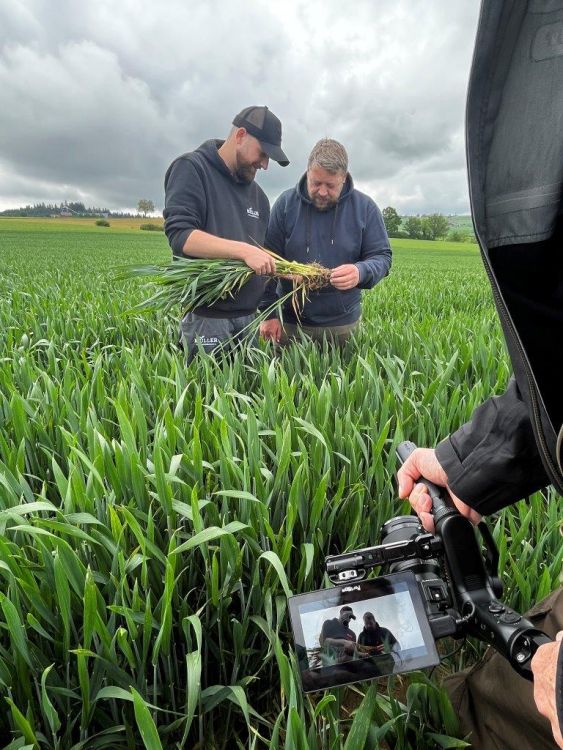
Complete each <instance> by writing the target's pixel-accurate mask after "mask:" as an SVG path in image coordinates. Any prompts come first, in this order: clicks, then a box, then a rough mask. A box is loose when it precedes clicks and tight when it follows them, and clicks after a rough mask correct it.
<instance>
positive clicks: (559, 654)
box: [532, 631, 563, 748]
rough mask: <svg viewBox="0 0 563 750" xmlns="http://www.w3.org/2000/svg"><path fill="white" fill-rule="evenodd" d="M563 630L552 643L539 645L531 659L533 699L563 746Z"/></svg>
mask: <svg viewBox="0 0 563 750" xmlns="http://www.w3.org/2000/svg"><path fill="white" fill-rule="evenodd" d="M562 638H563V631H561V632H560V633H558V634H557V640H556V641H555V642H554V643H546V644H545V645H544V646H540V647H539V648H538V650H537V651H536V653H535V655H534V658H533V659H532V672H533V673H534V700H535V702H536V706H537V707H538V711H539V712H540V714H542V715H543V716H545V717H546V718H547V719H549V721H550V722H551V730H552V732H553V737H554V738H555V741H556V742H557V744H558V745H559V747H561V748H563V736H562V735H561V728H562V727H563V649H562V648H561V639H562Z"/></svg>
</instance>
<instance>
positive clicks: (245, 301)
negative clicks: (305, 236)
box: [164, 140, 270, 318]
mask: <svg viewBox="0 0 563 750" xmlns="http://www.w3.org/2000/svg"><path fill="white" fill-rule="evenodd" d="M222 144H223V141H218V140H210V141H205V143H202V145H201V146H200V147H199V148H197V149H196V150H195V151H192V152H191V153H188V154H183V155H182V156H179V157H178V158H177V159H175V160H174V161H173V162H172V164H171V165H170V167H169V168H168V171H167V172H166V176H165V178H164V189H165V192H166V200H165V208H164V219H165V222H164V231H165V232H166V236H167V237H168V242H169V243H170V247H171V248H172V252H173V254H174V255H176V256H179V257H182V258H186V257H189V256H186V255H184V253H183V252H182V249H183V247H184V243H185V242H186V240H187V238H188V237H189V236H190V234H191V233H192V232H193V230H194V229H200V230H202V231H203V232H209V234H213V235H215V236H216V237H223V238H225V239H227V240H238V241H239V242H248V243H251V244H252V242H253V240H255V241H256V242H258V243H259V244H261V245H262V244H263V242H264V235H265V233H266V227H267V226H268V218H269V216H270V203H269V201H268V198H267V197H266V194H265V193H264V191H263V190H262V188H261V187H260V186H259V185H257V184H256V182H254V181H253V182H251V183H249V184H247V183H243V182H237V180H236V179H235V178H234V176H233V175H232V174H231V172H230V170H229V168H228V167H227V165H226V164H225V162H224V161H223V159H221V157H220V156H219V153H218V148H219V147H220V146H221V145H222ZM265 284H266V279H265V277H260V276H251V277H250V280H249V281H248V282H247V283H246V284H245V285H244V286H243V287H242V289H241V291H240V292H239V293H238V294H237V295H235V296H234V297H233V298H231V297H229V298H227V299H225V300H222V301H221V302H218V303H217V304H215V305H213V306H212V307H205V308H202V307H198V308H197V309H196V310H194V312H196V313H197V314H198V315H202V316H204V317H209V318H237V317H240V316H242V315H251V314H252V313H255V312H256V309H257V307H258V303H259V301H260V298H261V297H262V294H263V292H264V287H265Z"/></svg>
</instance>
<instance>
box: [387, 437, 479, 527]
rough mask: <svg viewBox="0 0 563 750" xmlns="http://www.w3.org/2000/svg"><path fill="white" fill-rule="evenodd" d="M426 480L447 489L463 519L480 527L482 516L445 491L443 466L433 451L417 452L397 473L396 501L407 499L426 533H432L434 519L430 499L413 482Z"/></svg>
mask: <svg viewBox="0 0 563 750" xmlns="http://www.w3.org/2000/svg"><path fill="white" fill-rule="evenodd" d="M420 477H425V478H426V479H428V480H429V481H430V482H434V484H437V485H438V486H440V487H446V488H447V490H448V492H449V493H450V497H451V498H452V500H453V502H454V505H455V506H456V508H457V509H458V510H459V512H460V513H461V515H462V516H465V517H466V518H469V520H470V521H471V523H479V521H480V520H481V516H480V515H479V513H477V511H475V510H473V508H470V507H469V505H466V504H465V503H464V502H463V501H462V500H460V499H459V497H456V496H455V495H454V494H453V492H452V491H451V490H450V489H449V487H448V477H447V476H446V472H445V471H444V470H443V469H442V465H441V464H440V462H439V461H438V459H437V458H436V451H434V449H432V448H417V449H416V450H414V451H413V452H412V453H411V454H410V456H409V457H408V458H407V460H406V461H405V463H404V464H403V465H402V466H401V468H400V469H399V471H398V472H397V479H398V480H399V497H400V498H401V499H404V498H406V497H408V499H409V502H410V504H411V505H412V507H413V509H414V511H415V512H416V514H417V516H418V517H419V518H420V522H421V523H422V525H423V526H424V528H425V529H426V530H427V531H430V532H434V518H433V516H432V513H431V511H432V498H431V497H430V495H429V494H428V488H427V487H426V485H424V484H416V480H417V479H419V478H420Z"/></svg>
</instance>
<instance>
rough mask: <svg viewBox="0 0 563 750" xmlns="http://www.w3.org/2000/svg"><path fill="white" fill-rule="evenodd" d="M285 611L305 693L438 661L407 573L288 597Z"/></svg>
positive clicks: (413, 582) (411, 576)
mask: <svg viewBox="0 0 563 750" xmlns="http://www.w3.org/2000/svg"><path fill="white" fill-rule="evenodd" d="M289 611H290V616H291V626H292V629H293V635H294V638H295V647H296V653H297V658H298V661H299V668H300V671H301V681H302V683H303V689H304V690H305V691H306V692H310V691H313V690H324V689H325V688H330V687H335V686H337V685H346V684H347V683H350V682H357V681H358V680H371V679H373V678H375V677H382V676H384V675H390V674H396V673H398V672H410V671H412V670H414V669H422V668H423V667H432V666H435V665H436V664H438V663H439V661H440V659H439V657H438V653H437V651H436V646H435V643H434V638H433V637H432V633H431V631H430V625H429V623H428V618H427V616H426V611H425V609H424V604H423V601H422V597H421V595H420V591H419V589H418V585H417V583H416V579H415V577H414V574H413V573H411V572H409V571H405V572H403V573H393V574H390V575H387V576H382V577H380V578H373V579H370V580H368V581H361V582H358V583H352V584H346V585H343V586H335V587H334V588H331V589H323V590H321V591H311V592H310V593H308V594H301V595H299V596H293V597H291V598H290V599H289Z"/></svg>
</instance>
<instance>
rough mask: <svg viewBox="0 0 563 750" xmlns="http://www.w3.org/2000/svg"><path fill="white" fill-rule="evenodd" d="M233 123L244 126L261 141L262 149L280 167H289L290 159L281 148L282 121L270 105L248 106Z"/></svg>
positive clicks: (240, 126)
mask: <svg viewBox="0 0 563 750" xmlns="http://www.w3.org/2000/svg"><path fill="white" fill-rule="evenodd" d="M233 125H236V126H237V127H239V128H244V129H245V130H246V131H247V132H248V133H250V135H253V136H254V137H255V138H257V139H258V140H259V141H260V144H261V146H262V149H263V151H264V153H265V154H267V155H268V156H269V157H270V158H271V159H273V160H274V161H277V163H278V164H279V165H280V167H287V165H288V164H289V159H288V158H287V156H286V155H285V154H284V152H283V151H282V148H281V137H282V126H281V122H280V121H279V120H278V118H277V117H276V116H275V114H274V113H273V112H270V110H269V109H268V107H246V108H245V109H243V110H242V112H239V113H238V115H237V116H236V117H235V119H234V120H233Z"/></svg>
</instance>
